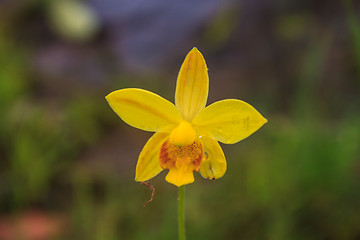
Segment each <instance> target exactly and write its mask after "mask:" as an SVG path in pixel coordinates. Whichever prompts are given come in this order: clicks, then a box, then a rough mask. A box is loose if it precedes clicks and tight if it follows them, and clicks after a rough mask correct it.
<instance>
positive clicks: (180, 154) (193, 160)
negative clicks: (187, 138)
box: [159, 138, 204, 186]
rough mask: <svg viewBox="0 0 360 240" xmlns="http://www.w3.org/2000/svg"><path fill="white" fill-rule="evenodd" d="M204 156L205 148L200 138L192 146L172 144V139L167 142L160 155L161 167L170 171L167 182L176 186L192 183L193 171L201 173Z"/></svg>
mask: <svg viewBox="0 0 360 240" xmlns="http://www.w3.org/2000/svg"><path fill="white" fill-rule="evenodd" d="M203 155H204V148H203V144H202V141H201V140H200V139H199V138H196V139H195V141H193V143H192V144H190V145H187V146H182V147H181V146H176V145H174V144H172V143H171V141H170V138H169V140H166V141H165V142H164V143H163V144H162V146H161V148H160V154H159V161H160V166H161V167H162V168H163V169H169V173H168V175H167V176H166V181H168V182H170V183H172V184H174V185H176V186H182V185H185V184H188V183H192V182H193V181H194V175H193V171H194V170H195V171H199V169H200V166H201V162H202V159H203Z"/></svg>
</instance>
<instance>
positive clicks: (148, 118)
mask: <svg viewBox="0 0 360 240" xmlns="http://www.w3.org/2000/svg"><path fill="white" fill-rule="evenodd" d="M106 100H107V101H108V103H109V105H110V107H111V108H112V109H113V110H114V112H116V114H117V115H119V117H120V118H121V119H122V120H124V122H126V123H127V124H129V125H130V126H133V127H136V128H139V129H142V130H145V131H150V132H159V131H163V132H169V131H170V130H171V129H172V128H174V127H175V126H176V125H177V124H178V123H179V122H180V121H181V120H182V117H181V115H180V113H179V111H178V110H177V109H176V107H175V106H174V104H172V103H171V102H169V101H168V100H166V99H164V98H162V97H160V96H159V95H157V94H155V93H152V92H149V91H146V90H143V89H137V88H126V89H121V90H117V91H114V92H112V93H110V94H109V95H107V96H106Z"/></svg>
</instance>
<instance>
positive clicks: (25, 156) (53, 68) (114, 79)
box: [0, 0, 360, 240]
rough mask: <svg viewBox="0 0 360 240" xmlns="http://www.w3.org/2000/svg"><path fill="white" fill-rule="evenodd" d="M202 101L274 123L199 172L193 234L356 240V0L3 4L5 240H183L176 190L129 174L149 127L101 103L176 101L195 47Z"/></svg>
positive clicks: (0, 76)
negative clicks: (135, 98) (215, 173)
mask: <svg viewBox="0 0 360 240" xmlns="http://www.w3.org/2000/svg"><path fill="white" fill-rule="evenodd" d="M194 46H195V47H197V48H198V49H199V50H200V51H201V52H202V53H203V55H204V57H205V59H206V61H207V64H208V68H209V76H210V93H209V101H208V103H212V102H214V101H217V100H221V99H224V98H238V99H242V100H244V101H246V102H248V103H250V104H252V105H253V106H254V107H255V108H256V109H257V110H259V111H260V112H261V113H262V114H263V115H264V116H265V117H266V118H267V119H268V120H269V122H268V124H266V125H265V126H264V127H263V128H261V129H260V130H259V131H258V132H256V133H255V134H254V135H252V136H251V137H249V138H248V139H246V140H244V141H242V142H240V143H238V144H235V145H226V146H225V145H222V146H223V149H224V152H225V155H226V157H227V161H228V170H227V173H226V174H225V176H224V177H223V178H221V179H219V180H217V181H214V182H211V181H208V180H205V179H202V178H201V176H200V175H199V174H195V179H196V180H195V183H194V184H191V185H189V186H187V190H186V219H187V235H188V239H198V240H202V239H206V240H211V239H269V240H289V239H291V240H297V239H299V240H300V239H308V240H312V239H321V240H353V239H354V240H356V239H360V214H359V213H360V111H359V110H360V5H359V2H357V1H354V0H342V1H336V0H330V1H326V2H324V1H320V0H319V1H313V0H304V1H300V0H298V1H297V0H290V1H281V0H275V1H267V0H257V1H253V0H243V1H231V0H226V1H217V0H206V1H205V0H197V1H194V0H191V1H190V0H186V1H174V2H173V1H167V0H154V1H151V2H149V1H145V0H134V1H130V0H128V1H125V0H91V1H80V0H78V1H77V0H61V1H56V0H54V1H50V0H49V1H46V0H27V1H21V0H18V1H12V0H5V1H1V2H0V239H1V240H10V239H16V240H18V239H20V240H29V239H33V240H47V239H86V240H112V239H114V240H115V239H136V240H141V239H147V240H151V239H176V236H177V222H176V220H177V217H176V199H177V188H176V187H174V186H172V185H170V184H168V183H166V182H165V181H164V177H165V174H166V172H165V171H164V172H163V173H161V174H160V175H159V176H157V177H156V178H154V179H153V180H152V181H151V182H152V184H153V185H154V187H155V189H156V193H155V198H154V200H153V201H152V202H151V203H150V204H148V205H147V206H146V207H143V204H144V203H145V202H146V201H147V200H148V199H149V198H150V196H151V191H150V190H149V189H148V188H146V187H145V186H143V185H141V184H139V183H136V182H135V181H134V180H133V179H134V175H135V166H136V161H137V156H138V154H139V152H140V151H141V149H142V147H143V145H144V144H145V142H146V140H147V139H148V138H149V137H150V136H151V133H146V132H142V131H140V130H137V129H134V128H131V127H129V126H127V125H126V124H125V123H123V122H122V121H121V120H120V119H119V118H118V117H117V116H116V114H115V113H114V112H113V111H112V110H111V109H110V107H109V106H108V105H107V103H106V101H105V99H104V97H105V96H106V95H107V94H108V93H110V92H111V91H114V90H117V89H120V88H124V87H140V88H144V89H147V90H150V91H153V92H156V93H158V94H160V95H162V96H164V97H165V98H167V99H169V100H170V101H173V100H174V91H175V84H176V77H177V73H178V70H179V68H180V65H181V63H182V61H183V59H184V57H185V55H186V54H187V53H188V51H189V50H190V49H191V48H192V47H194Z"/></svg>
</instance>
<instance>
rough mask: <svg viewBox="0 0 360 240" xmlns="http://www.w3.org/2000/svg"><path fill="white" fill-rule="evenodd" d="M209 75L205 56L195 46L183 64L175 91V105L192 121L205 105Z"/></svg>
mask: <svg viewBox="0 0 360 240" xmlns="http://www.w3.org/2000/svg"><path fill="white" fill-rule="evenodd" d="M208 92H209V77H208V73H207V67H206V63H205V60H204V57H203V56H202V55H201V53H200V52H199V51H198V50H197V49H196V48H193V49H192V50H191V51H190V52H189V53H188V55H187V56H186V58H185V60H184V63H183V64H182V66H181V69H180V72H179V75H178V79H177V84H176V92H175V105H176V107H177V108H178V109H179V111H180V112H181V114H182V116H183V118H184V119H185V120H187V121H191V120H192V119H193V118H194V117H195V116H196V114H197V113H198V112H199V111H200V110H201V109H203V108H204V107H205V105H206V101H207V97H208Z"/></svg>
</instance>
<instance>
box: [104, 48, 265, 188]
mask: <svg viewBox="0 0 360 240" xmlns="http://www.w3.org/2000/svg"><path fill="white" fill-rule="evenodd" d="M207 71H208V69H207V67H206V63H205V60H204V57H203V56H202V54H201V53H200V52H199V51H198V50H197V49H196V48H193V49H192V50H191V51H190V52H189V53H188V55H187V56H186V58H185V60H184V63H183V64H182V66H181V69H180V72H179V75H178V79H177V85H176V92H175V105H174V104H173V103H171V102H169V101H167V100H166V99H164V98H162V97H160V96H159V95H157V94H155V93H152V92H149V91H146V90H143V89H137V88H126V89H121V90H117V91H114V92H112V93H110V94H109V95H107V96H106V100H107V101H108V103H109V105H110V106H111V108H112V109H113V110H114V112H115V113H117V115H118V116H119V117H120V118H121V119H122V120H123V121H124V122H126V123H127V124H129V125H130V126H133V127H135V128H139V129H142V130H145V131H150V132H155V134H154V135H153V136H152V137H151V138H150V139H149V140H148V142H147V143H146V144H145V146H144V148H143V149H142V151H141V153H140V156H139V159H138V162H137V166H136V174H135V175H136V176H135V180H136V181H138V182H144V181H147V180H149V179H151V178H153V177H155V176H156V175H157V174H159V173H160V172H161V171H162V170H164V169H168V170H169V172H168V174H167V176H166V178H165V179H166V181H168V182H169V183H172V184H174V185H176V186H178V187H180V186H182V185H185V184H189V183H192V182H194V175H193V171H194V170H195V171H199V172H200V174H201V176H203V177H204V178H208V179H212V180H215V179H218V178H221V177H222V176H223V175H224V174H225V171H226V160H225V156H224V153H223V151H222V149H221V147H220V145H219V143H218V142H217V141H219V142H222V143H226V144H233V143H237V142H239V141H241V140H243V139H244V138H246V137H248V136H250V135H251V134H252V133H254V132H255V131H256V130H258V129H259V128H260V127H261V126H262V125H264V124H265V123H266V122H267V120H266V119H265V118H264V117H263V116H262V115H261V114H260V113H259V112H258V111H256V109H255V108H253V107H252V106H251V105H249V104H248V103H246V102H243V101H240V100H237V99H226V100H222V101H218V102H215V103H213V104H211V105H209V106H207V107H205V105H206V102H207V97H208V91H209V77H208V73H207Z"/></svg>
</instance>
